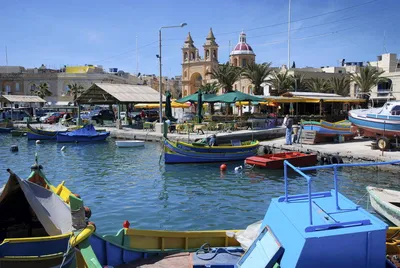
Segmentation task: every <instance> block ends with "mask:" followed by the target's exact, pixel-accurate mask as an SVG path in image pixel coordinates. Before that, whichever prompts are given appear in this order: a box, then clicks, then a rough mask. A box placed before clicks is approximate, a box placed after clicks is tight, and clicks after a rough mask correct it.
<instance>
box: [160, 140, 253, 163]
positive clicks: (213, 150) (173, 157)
mask: <svg viewBox="0 0 400 268" xmlns="http://www.w3.org/2000/svg"><path fill="white" fill-rule="evenodd" d="M234 144H235V143H234ZM258 146H259V142H258V141H249V142H245V143H240V142H239V143H237V145H219V146H209V145H207V144H201V143H197V144H195V145H194V144H189V143H185V142H180V141H178V142H174V141H170V140H168V139H165V141H164V160H165V163H166V164H175V163H210V162H225V161H242V160H244V159H246V158H247V157H249V156H253V155H255V154H256V153H257V148H258Z"/></svg>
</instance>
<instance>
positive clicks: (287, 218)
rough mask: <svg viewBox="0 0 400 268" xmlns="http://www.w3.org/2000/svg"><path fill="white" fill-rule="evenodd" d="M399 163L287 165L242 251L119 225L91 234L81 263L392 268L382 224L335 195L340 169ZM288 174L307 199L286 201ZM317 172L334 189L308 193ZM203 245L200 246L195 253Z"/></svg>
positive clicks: (206, 236)
mask: <svg viewBox="0 0 400 268" xmlns="http://www.w3.org/2000/svg"><path fill="white" fill-rule="evenodd" d="M399 163H400V160H398V161H391V162H381V163H379V162H377V163H353V164H334V165H326V166H313V167H303V168H296V167H294V166H293V165H291V164H290V163H289V162H287V161H285V162H284V182H285V187H284V195H283V196H281V197H278V198H274V199H272V200H271V203H270V205H269V208H268V210H267V212H266V214H265V216H264V219H263V220H262V223H261V224H260V227H259V229H258V232H257V233H256V238H255V239H253V240H252V242H250V244H249V246H248V247H246V248H243V249H242V248H241V247H240V246H238V245H237V244H235V243H234V241H231V239H232V238H236V235H237V233H235V231H230V232H231V234H229V235H228V233H226V236H224V235H223V234H218V232H221V231H203V232H197V233H191V232H180V233H179V235H178V234H174V233H173V232H168V231H151V230H136V229H130V228H129V223H128V224H126V222H124V228H123V229H121V230H120V231H119V232H118V233H117V235H115V236H112V235H106V236H100V235H98V234H94V235H92V236H91V237H90V247H86V249H85V251H86V252H85V253H83V258H84V260H85V262H86V263H91V264H93V263H94V261H96V265H93V267H102V266H104V265H112V266H118V265H123V264H128V263H130V264H132V265H133V267H137V265H139V266H140V265H146V267H149V268H150V267H160V266H159V265H160V264H161V263H162V264H163V265H164V266H162V267H177V268H178V267H188V264H189V263H191V264H192V265H193V266H189V267H210V268H212V267H215V268H216V267H232V268H261V267H263V268H264V267H268V268H272V267H282V268H292V267H300V268H301V267H328V268H330V267H332V268H334V267H335V268H336V267H343V268H347V267H348V268H350V267H351V268H353V267H370V268H383V267H396V266H394V265H393V263H391V262H390V261H389V260H388V259H387V256H386V250H387V244H386V236H387V229H388V225H387V224H386V223H385V222H383V221H382V220H380V219H378V218H377V217H375V216H373V215H372V214H370V213H369V212H368V211H366V210H364V209H363V208H361V207H360V206H359V205H357V204H355V203H354V202H352V201H351V200H349V199H348V198H346V197H345V196H343V195H342V194H340V193H339V184H338V168H340V167H360V166H376V165H388V164H399ZM289 169H292V170H293V171H292V173H293V172H296V173H298V174H299V175H301V176H302V177H303V178H304V179H305V180H306V181H307V185H308V191H307V193H305V194H296V195H291V194H289V188H291V187H289V182H290V181H289V178H288V176H287V175H288V174H289ZM320 169H333V185H334V186H333V187H334V189H332V190H330V191H323V192H312V182H313V180H315V179H316V178H314V177H311V176H309V175H307V174H305V173H304V172H305V171H313V170H320ZM323 179H326V178H323ZM207 232H209V233H207ZM211 233H213V235H211ZM216 236H218V237H216ZM203 242H204V243H206V244H205V245H202V246H199V245H200V243H203ZM221 244H222V245H221ZM224 244H225V246H224ZM209 246H210V247H209ZM193 251H195V253H191V254H181V255H173V256H170V254H173V253H177V252H193ZM169 260H170V261H171V260H172V262H171V263H168V261H169ZM152 264H153V265H154V266H152ZM167 264H169V265H170V266H168V265H167ZM135 265H136V266H135Z"/></svg>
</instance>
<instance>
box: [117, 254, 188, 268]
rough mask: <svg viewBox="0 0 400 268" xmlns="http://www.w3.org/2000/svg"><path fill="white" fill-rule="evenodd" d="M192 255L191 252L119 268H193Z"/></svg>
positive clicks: (160, 257)
mask: <svg viewBox="0 0 400 268" xmlns="http://www.w3.org/2000/svg"><path fill="white" fill-rule="evenodd" d="M192 254H193V253H190V252H183V253H176V254H171V255H168V256H158V257H153V258H149V259H145V260H140V261H137V262H132V263H129V264H123V265H120V266H117V268H170V267H174V268H192V267H193V266H192Z"/></svg>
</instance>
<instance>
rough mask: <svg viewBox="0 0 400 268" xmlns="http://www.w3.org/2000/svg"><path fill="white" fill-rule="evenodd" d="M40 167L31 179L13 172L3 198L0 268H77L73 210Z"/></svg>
mask: <svg viewBox="0 0 400 268" xmlns="http://www.w3.org/2000/svg"><path fill="white" fill-rule="evenodd" d="M37 168H38V169H36V170H33V171H32V174H31V176H30V177H29V178H28V180H21V179H20V178H19V177H18V176H17V175H16V174H14V173H13V172H12V171H10V170H9V173H10V176H9V179H8V182H7V184H6V185H5V186H4V188H3V189H2V192H1V195H0V227H1V228H0V237H1V238H0V239H1V240H0V241H1V244H0V267H75V263H76V261H75V251H74V250H68V243H69V240H70V237H71V230H72V229H71V228H72V224H71V212H70V209H69V207H68V205H67V204H66V203H65V202H63V201H62V200H61V199H60V198H59V197H58V196H57V195H56V194H55V193H54V192H52V191H50V190H49V189H47V188H50V187H52V186H50V184H47V183H46V179H45V178H44V177H42V176H41V175H40V172H39V167H37ZM42 186H44V187H42ZM53 188H54V189H55V190H56V189H57V188H58V190H59V191H61V192H63V191H64V190H63V187H61V186H59V187H57V188H56V187H53ZM61 264H62V265H61ZM60 265H61V266H60Z"/></svg>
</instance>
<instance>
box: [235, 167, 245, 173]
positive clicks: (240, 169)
mask: <svg viewBox="0 0 400 268" xmlns="http://www.w3.org/2000/svg"><path fill="white" fill-rule="evenodd" d="M242 170H243V166H238V167H235V172H236V173H238V172H241V171H242Z"/></svg>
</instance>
